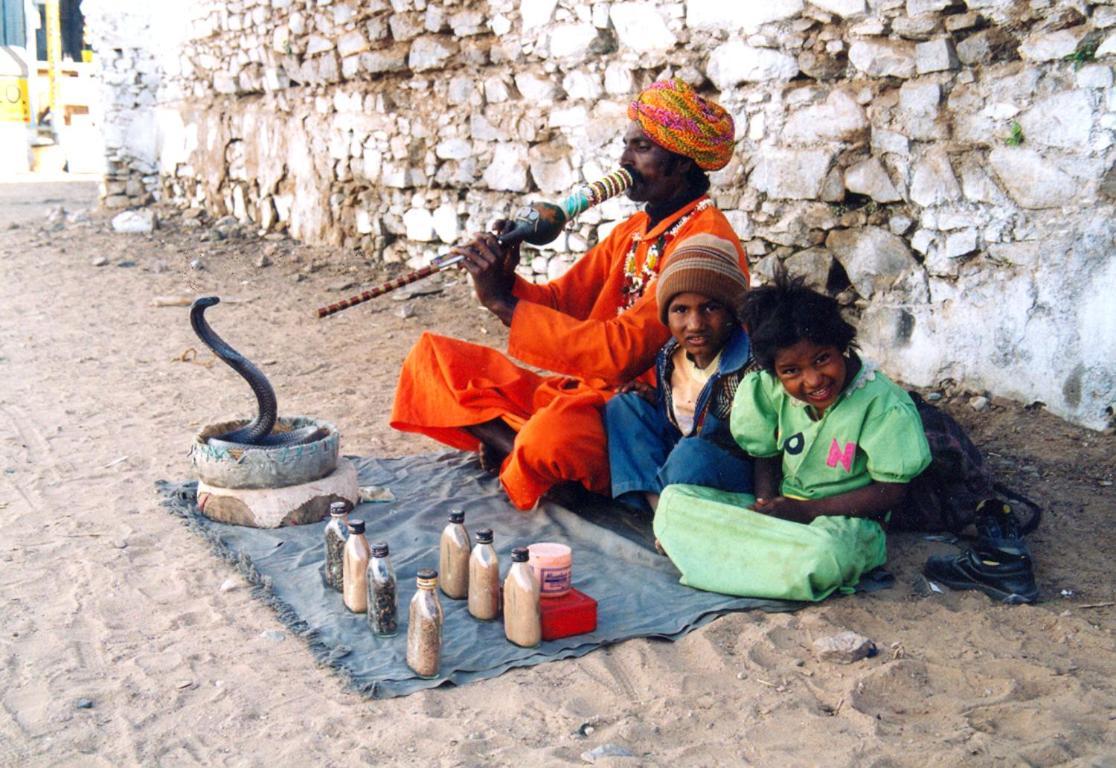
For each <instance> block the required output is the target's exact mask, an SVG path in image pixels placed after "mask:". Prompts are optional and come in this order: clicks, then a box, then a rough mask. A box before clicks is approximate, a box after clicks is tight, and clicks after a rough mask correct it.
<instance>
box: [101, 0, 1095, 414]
mask: <svg viewBox="0 0 1116 768" xmlns="http://www.w3.org/2000/svg"><path fill="white" fill-rule="evenodd" d="M99 1H100V2H103V3H109V2H111V0H99ZM89 2H90V0H86V3H87V4H88V3H89ZM181 7H182V8H184V12H185V13H187V14H188V15H189V18H190V21H189V23H188V24H182V25H181V26H180V27H178V29H177V32H178V34H179V35H180V36H184V37H185V40H184V41H182V42H181V43H179V44H176V45H174V46H170V49H171V50H173V51H174V52H175V53H177V54H178V59H177V61H176V62H175V63H174V64H173V65H172V66H169V67H168V69H169V70H173V71H167V72H164V73H163V80H162V82H161V84H160V85H159V95H158V104H157V106H156V107H155V108H156V110H157V117H156V120H155V123H156V125H157V131H156V137H157V138H156V143H157V148H158V150H157V162H158V170H159V173H160V174H161V194H162V195H163V196H164V197H166V198H168V199H171V200H174V201H177V202H179V203H181V204H183V205H188V204H196V205H204V206H205V207H206V208H208V209H210V210H211V211H212V212H213V213H214V214H226V213H232V214H233V215H235V216H236V217H237V218H239V219H242V220H250V221H252V222H254V223H255V224H256V225H258V226H259V228H260V229H262V230H286V231H288V232H289V233H290V234H291V235H292V236H294V237H298V238H301V239H304V240H308V241H314V242H329V243H335V244H337V245H340V246H344V247H347V248H360V249H363V250H364V251H365V252H366V253H368V254H369V255H370V257H372V258H383V259H386V260H395V261H398V260H406V261H408V262H410V263H413V264H416V263H419V262H424V261H425V260H426V259H428V258H429V256H430V255H432V254H434V253H436V252H439V251H444V250H445V249H447V248H448V244H450V243H453V242H456V241H458V240H459V239H460V238H461V237H462V236H463V234H464V233H465V232H468V231H472V230H474V229H477V228H480V227H483V226H485V225H486V224H487V223H488V222H489V221H491V219H492V218H494V217H495V216H496V215H498V214H500V213H504V212H507V211H508V210H510V209H511V208H513V207H514V206H516V205H518V204H519V203H520V202H523V201H525V200H527V199H531V198H550V199H552V198H557V197H559V196H561V195H562V194H563V193H565V192H566V191H567V190H568V189H569V188H570V187H571V186H572V185H574V184H575V183H577V182H578V181H580V180H585V179H591V178H593V177H596V176H598V175H600V174H601V173H603V172H605V171H607V170H610V169H611V168H612V167H613V165H614V164H615V161H616V158H617V157H618V156H619V151H620V143H619V136H620V135H621V134H622V132H623V129H624V127H625V125H626V122H627V119H626V116H625V107H626V103H627V101H628V99H629V96H630V95H631V94H632V93H633V92H635V91H638V90H639V89H640V88H641V87H642V86H644V85H646V84H647V83H649V82H651V81H652V80H654V79H658V78H662V77H667V76H677V77H681V78H682V79H684V80H686V81H688V82H690V83H692V84H694V85H695V86H696V87H697V88H698V89H699V90H701V91H703V92H705V93H708V94H709V95H711V96H713V97H715V98H716V99H717V100H719V101H720V102H721V103H722V104H724V105H725V106H726V107H727V108H728V109H729V110H730V111H731V112H732V113H733V114H734V115H735V117H736V122H737V152H736V156H735V158H734V160H733V162H732V163H731V164H730V165H729V166H728V167H727V168H726V169H724V170H723V171H721V172H719V173H717V174H714V177H713V180H714V188H715V191H716V198H717V202H718V204H719V205H720V206H721V207H722V208H723V209H724V210H725V211H726V213H727V214H728V215H729V217H730V219H731V220H732V222H733V223H734V225H735V226H736V228H737V231H738V233H739V234H740V236H741V238H742V239H743V240H744V241H745V242H746V243H747V246H748V249H749V252H750V254H751V255H752V256H753V257H754V259H756V264H755V271H756V273H757V274H758V275H760V276H762V275H764V274H769V273H770V270H771V268H772V266H773V265H774V264H775V263H776V262H777V261H781V262H783V263H785V264H786V265H787V266H788V267H789V268H790V269H791V270H792V271H794V272H802V273H804V274H807V275H809V277H810V279H811V280H812V281H813V282H814V283H815V284H816V285H818V286H822V287H826V288H828V289H829V290H830V291H832V292H833V293H835V294H837V295H838V296H839V297H840V298H841V300H842V301H843V302H844V303H846V304H847V305H849V306H850V308H852V309H854V310H855V311H856V312H857V314H858V315H859V317H860V328H861V333H862V340H863V346H864V347H865V349H866V351H867V352H868V353H869V354H870V355H871V356H872V357H874V358H876V359H877V360H878V361H879V362H880V363H881V364H882V365H883V366H884V367H885V368H886V369H888V370H890V371H892V372H894V373H895V374H896V375H898V376H899V377H901V378H903V379H905V380H906V381H909V382H913V383H917V384H933V383H936V382H938V381H940V380H942V379H946V378H952V379H955V380H957V381H959V382H962V383H963V384H965V385H966V386H969V387H973V388H983V389H987V390H989V391H991V392H992V393H994V394H998V395H1003V396H1008V397H1013V398H1017V399H1019V400H1022V401H1025V402H1032V401H1042V402H1043V403H1045V404H1046V405H1047V407H1048V408H1050V409H1051V410H1052V411H1054V412H1056V413H1058V414H1060V415H1062V416H1064V417H1066V418H1068V419H1070V420H1072V421H1075V422H1078V423H1081V424H1085V425H1088V426H1091V427H1094V428H1104V427H1105V426H1106V425H1108V424H1110V422H1111V419H1112V408H1113V404H1114V403H1116V363H1114V362H1113V361H1116V310H1114V309H1113V306H1114V303H1113V301H1112V299H1111V298H1110V297H1111V296H1113V295H1116V259H1113V257H1112V255H1111V253H1112V249H1113V239H1114V233H1116V223H1114V220H1113V212H1114V211H1113V207H1114V206H1113V198H1114V196H1116V172H1114V171H1113V163H1114V160H1116V149H1114V147H1113V138H1114V134H1113V130H1114V128H1116V87H1114V85H1113V72H1112V65H1113V63H1116V58H1114V54H1116V8H1114V7H1113V5H1112V4H1111V3H1110V2H1087V1H1086V0H1059V1H1057V2H1055V1H1054V0H967V1H964V0H905V1H904V0H812V2H804V1H803V0H763V1H762V2H750V1H749V2H731V1H729V0H686V1H685V2H682V1H681V0H679V1H677V2H672V1H671V0H639V1H632V2H588V1H587V0H586V1H578V0H488V1H487V2H484V1H469V0H460V1H456V0H390V1H389V0H367V1H365V2H357V1H356V0H229V1H227V2H215V1H213V0H193V2H188V3H185V4H184V5H182V6H181ZM165 50H166V49H164V52H165ZM141 167H142V168H146V167H147V166H141ZM630 210H631V208H630V207H629V204H627V203H624V202H613V203H610V204H609V205H606V206H603V207H602V209H600V210H597V211H592V212H590V213H589V214H588V215H587V216H586V217H585V218H584V220H583V221H581V222H580V223H579V225H578V226H577V227H576V228H575V229H573V230H572V231H571V232H570V233H569V234H568V235H566V236H563V238H561V239H560V240H559V242H557V243H556V244H555V245H554V247H553V248H552V249H550V250H548V251H543V252H540V254H539V256H538V257H537V258H535V259H534V260H533V261H532V262H531V263H530V264H529V268H530V269H532V270H533V271H534V272H535V273H537V274H540V275H548V276H553V275H555V274H558V273H560V272H561V271H562V270H563V269H564V268H565V267H566V265H568V264H569V263H570V261H571V260H572V259H573V258H574V257H575V255H576V254H577V253H579V252H581V251H582V250H584V248H585V247H586V246H587V245H588V244H590V243H592V242H595V241H596V239H598V238H599V237H600V236H601V235H602V233H603V232H604V231H606V230H607V228H608V226H610V224H611V222H613V221H615V220H617V219H618V218H621V217H623V216H624V215H626V214H627V213H628V212H629V211H630Z"/></svg>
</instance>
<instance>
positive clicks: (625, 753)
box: [581, 744, 635, 763]
mask: <svg viewBox="0 0 1116 768" xmlns="http://www.w3.org/2000/svg"><path fill="white" fill-rule="evenodd" d="M602 757H635V753H634V752H632V751H631V750H630V749H628V748H627V747H621V746H619V745H617V744H602V745H601V746H599V747H594V748H593V749H591V750H589V751H588V752H582V753H581V759H582V760H584V761H585V762H587V763H595V762H597V761H598V760H600V759H601V758H602Z"/></svg>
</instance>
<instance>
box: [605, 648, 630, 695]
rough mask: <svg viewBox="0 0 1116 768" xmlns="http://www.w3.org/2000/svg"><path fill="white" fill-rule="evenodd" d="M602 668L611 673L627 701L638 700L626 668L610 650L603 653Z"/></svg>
mask: <svg viewBox="0 0 1116 768" xmlns="http://www.w3.org/2000/svg"><path fill="white" fill-rule="evenodd" d="M603 664H604V668H605V669H607V670H608V672H609V674H611V675H612V679H613V680H614V681H615V682H616V686H617V687H618V688H619V689H620V692H621V693H623V694H624V696H626V697H627V698H628V700H629V701H632V702H635V701H638V700H639V697H638V696H637V695H636V689H635V686H634V685H632V679H631V677H630V676H629V675H628V672H627V670H625V669H624V662H622V661H620V660H619V659H617V658H616V657H615V656H613V655H612V653H611V652H606V653H605V654H603Z"/></svg>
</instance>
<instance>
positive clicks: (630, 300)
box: [616, 197, 713, 315]
mask: <svg viewBox="0 0 1116 768" xmlns="http://www.w3.org/2000/svg"><path fill="white" fill-rule="evenodd" d="M711 205H713V201H712V200H710V199H709V198H708V197H707V198H705V199H704V200H702V201H701V202H700V203H698V204H697V205H696V206H694V208H693V210H691V211H690V212H689V213H687V214H686V215H685V216H683V217H682V218H680V219H679V220H678V221H676V222H674V224H673V225H672V226H671V228H670V229H668V230H667V231H666V232H663V233H662V234H661V235H659V238H658V239H657V240H656V241H655V242H654V243H652V244H651V245H650V246H649V247H648V249H647V258H646V259H644V260H643V269H636V251H638V250H639V244H640V243H641V242H643V237H644V236H643V235H641V234H639V233H638V232H637V233H635V234H633V235H632V247H631V248H630V249H629V250H628V256H627V258H626V259H624V285H623V286H621V288H620V306H619V307H617V309H616V314H618V315H620V314H623V313H624V312H625V311H627V310H629V309H631V308H632V305H634V304H635V303H636V302H637V301H639V299H640V297H642V296H643V292H644V291H645V290H646V289H647V286H648V285H649V284H650V282H651V281H652V280H654V279H655V277H656V276H657V275H658V267H659V259H660V258H661V256H662V253H663V248H664V246H665V245H666V240H667V238H668V237H669V238H670V239H671V240H673V239H674V237H675V235H677V234H678V232H679V230H681V229H682V227H684V226H686V223H687V222H688V221H689V220H690V219H691V218H692V217H693V216H694V214H696V213H699V212H701V211H704V210H705V209H706V208H708V207H709V206H711Z"/></svg>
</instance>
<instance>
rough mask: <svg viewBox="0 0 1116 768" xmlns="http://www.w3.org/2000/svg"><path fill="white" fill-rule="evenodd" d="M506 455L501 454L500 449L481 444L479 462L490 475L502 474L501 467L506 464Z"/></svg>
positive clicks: (478, 453) (478, 452)
mask: <svg viewBox="0 0 1116 768" xmlns="http://www.w3.org/2000/svg"><path fill="white" fill-rule="evenodd" d="M505 456H507V454H506V453H501V452H500V450H499V449H497V448H495V447H494V446H491V445H488V444H487V443H481V444H480V447H479V448H477V460H478V461H479V462H480V465H481V469H483V470H484V471H485V472H487V473H488V474H490V475H498V474H500V466H501V465H502V464H503V463H504V457H505Z"/></svg>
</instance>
